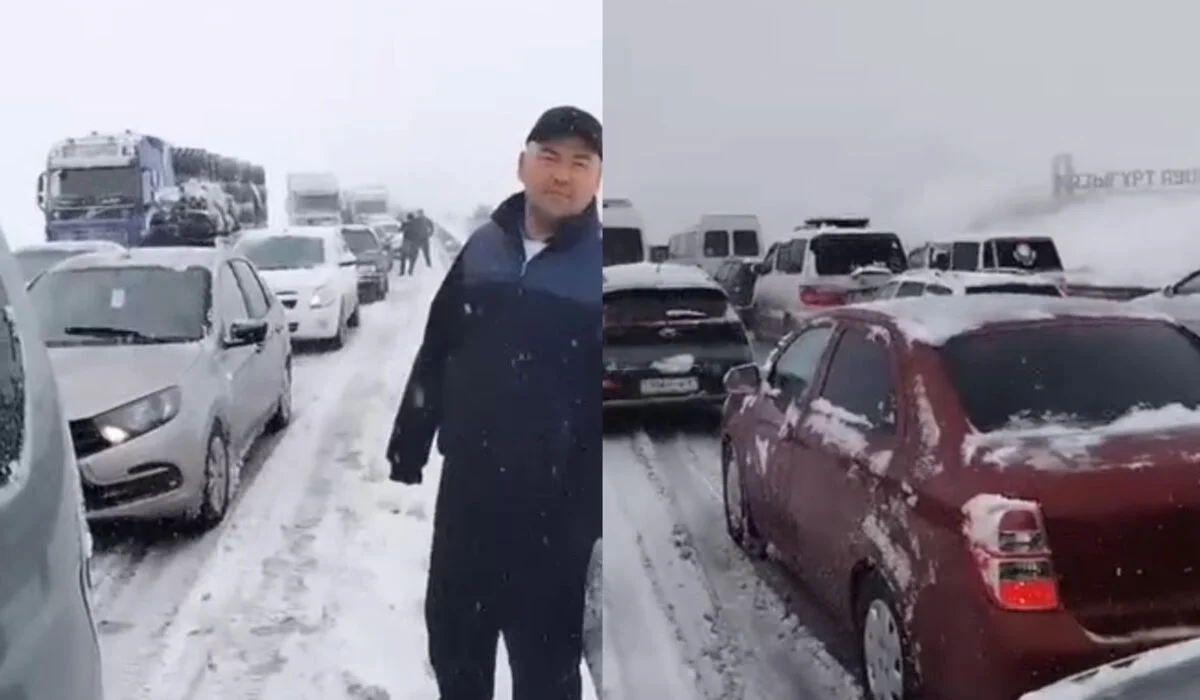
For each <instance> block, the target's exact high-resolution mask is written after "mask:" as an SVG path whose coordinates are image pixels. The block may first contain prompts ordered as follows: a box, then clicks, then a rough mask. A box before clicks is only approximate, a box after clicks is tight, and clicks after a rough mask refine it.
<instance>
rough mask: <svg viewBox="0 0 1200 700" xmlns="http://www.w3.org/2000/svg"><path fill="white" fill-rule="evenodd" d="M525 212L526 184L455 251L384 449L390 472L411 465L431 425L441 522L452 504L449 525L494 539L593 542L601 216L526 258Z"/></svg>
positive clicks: (406, 472)
mask: <svg viewBox="0 0 1200 700" xmlns="http://www.w3.org/2000/svg"><path fill="white" fill-rule="evenodd" d="M524 211H525V198H524V195H522V194H517V195H514V196H512V197H510V198H509V199H508V200H506V201H505V202H504V203H503V204H501V205H500V206H499V207H498V208H497V209H496V211H495V212H494V213H493V214H492V219H491V221H489V222H488V223H487V224H485V225H484V226H482V227H481V228H479V229H478V230H477V231H475V232H474V233H473V234H472V235H471V237H470V238H469V239H468V240H467V242H466V245H465V246H464V247H463V249H462V251H461V252H460V253H459V255H458V257H457V259H456V260H455V261H454V264H453V266H452V267H451V269H450V271H449V273H448V274H447V276H446V279H445V281H443V283H442V286H441V289H439V290H438V293H437V296H436V297H435V299H434V301H433V305H432V306H431V308H430V312H429V321H428V325H427V326H426V329H425V338H424V342H423V343H422V345H421V349H420V351H419V352H418V354H417V359H416V362H415V363H414V366H413V370H412V374H411V376H410V378H409V382H408V387H407V389H406V391H405V394H404V399H403V402H402V404H401V406H400V410H399V412H398V413H397V415H396V420H395V427H394V429H393V433H392V438H391V441H390V443H389V446H388V454H389V459H390V460H391V462H392V470H393V478H397V479H403V478H404V477H407V478H412V476H414V475H416V474H419V473H420V470H421V469H422V468H423V466H424V465H425V463H426V461H427V459H428V456H429V450H430V446H431V443H432V442H433V437H434V433H435V432H438V449H439V451H440V452H441V453H442V454H443V455H444V456H445V465H444V468H443V473H442V482H441V487H440V491H439V496H438V513H437V519H438V521H439V522H438V527H442V521H443V519H455V518H456V516H461V517H459V518H457V519H456V520H455V522H456V525H455V529H458V527H460V526H462V527H467V528H469V529H472V530H477V531H480V532H486V533H488V534H489V536H493V537H497V538H500V539H499V540H489V541H494V542H496V544H497V545H500V546H508V544H509V543H511V542H514V541H527V542H529V543H530V544H535V543H536V544H537V545H538V546H542V545H543V542H548V541H549V540H551V539H552V540H555V541H559V542H563V541H566V540H569V541H572V542H575V543H581V542H582V543H585V546H587V547H588V548H589V551H590V547H591V543H592V541H593V540H595V539H596V538H597V537H599V536H600V529H601V494H600V490H601V483H600V473H601V442H602V425H601V420H602V418H601V397H600V384H601V379H602V377H601V373H602V363H603V361H602V350H601V326H602V307H601V286H602V283H603V278H602V272H601V262H602V259H601V257H602V256H601V240H600V239H601V228H600V220H599V216H598V214H597V212H596V208H595V205H594V203H593V205H592V206H590V207H589V208H588V210H587V211H586V212H585V213H584V214H583V215H581V216H579V217H575V218H573V219H571V220H568V221H567V222H565V223H564V225H563V226H562V227H561V229H560V230H559V231H558V232H557V234H556V235H555V236H554V238H552V239H551V240H550V242H549V244H548V245H547V247H546V248H545V249H544V250H543V251H542V252H541V253H539V254H538V255H536V256H534V257H533V258H532V259H531V260H526V259H525V249H524V244H523V240H522V234H521V227H522V225H523V221H524ZM459 520H462V521H463V522H461V523H459V522H458V521H459ZM468 521H469V524H468ZM447 522H449V521H447ZM446 526H447V527H450V525H449V524H447V525H446Z"/></svg>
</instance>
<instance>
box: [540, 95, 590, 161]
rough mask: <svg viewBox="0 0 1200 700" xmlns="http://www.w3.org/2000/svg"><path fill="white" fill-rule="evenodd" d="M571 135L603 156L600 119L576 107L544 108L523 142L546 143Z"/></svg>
mask: <svg viewBox="0 0 1200 700" xmlns="http://www.w3.org/2000/svg"><path fill="white" fill-rule="evenodd" d="M572 136H575V137H577V138H579V139H582V140H583V142H584V143H585V144H587V146H588V148H591V149H592V150H593V151H595V152H596V155H598V156H600V157H601V158H603V157H604V131H603V129H602V128H601V126H600V120H599V119H597V118H596V117H594V116H592V114H591V113H590V112H588V111H586V110H582V109H580V108H578V107H571V106H562V107H552V108H550V109H548V110H546V111H545V112H544V113H543V114H542V116H540V117H538V120H537V123H536V124H534V125H533V129H532V130H531V131H530V132H529V138H527V139H525V143H526V144H530V143H546V142H548V141H557V140H559V139H565V138H570V137H572Z"/></svg>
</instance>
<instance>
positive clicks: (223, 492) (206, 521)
mask: <svg viewBox="0 0 1200 700" xmlns="http://www.w3.org/2000/svg"><path fill="white" fill-rule="evenodd" d="M231 476H232V469H231V468H230V456H229V445H228V443H226V442H225V434H224V433H223V432H222V431H221V429H220V428H216V427H214V428H213V431H212V434H210V435H209V436H208V446H207V448H206V449H205V453H204V492H203V493H202V494H201V496H200V509H199V512H198V513H197V515H196V522H195V524H196V526H197V528H198V529H199V530H200V531H207V530H211V529H212V528H214V527H216V526H217V525H218V524H220V522H221V521H222V520H224V519H225V514H226V513H228V512H229V502H230V501H231V500H233V479H232V478H231Z"/></svg>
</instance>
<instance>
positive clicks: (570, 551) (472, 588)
mask: <svg viewBox="0 0 1200 700" xmlns="http://www.w3.org/2000/svg"><path fill="white" fill-rule="evenodd" d="M439 500H441V499H440V498H439ZM439 505H441V504H439ZM439 510H440V509H439ZM447 510H448V511H449V512H439V513H438V518H437V520H438V521H439V522H436V523H435V526H434V539H433V552H432V555H431V556H430V570H429V585H428V589H427V591H426V596H425V622H426V628H427V630H428V633H429V659H430V663H431V665H432V666H433V671H434V674H435V675H436V677H437V683H438V689H439V691H440V698H441V700H492V697H493V692H494V690H495V688H494V681H495V673H496V654H497V645H498V642H499V640H500V638H501V636H503V638H504V643H505V648H506V649H507V651H508V661H509V668H510V670H511V674H512V682H513V690H512V696H513V699H514V700H580V698H582V695H583V680H582V678H581V676H580V663H581V661H582V656H583V614H584V594H585V588H586V578H587V566H588V558H589V556H590V554H591V548H590V543H588V545H587V546H580V544H579V543H572V542H551V543H549V546H546V547H543V546H532V545H533V543H530V546H522V545H517V546H515V547H507V546H505V540H508V541H509V542H516V541H519V540H520V539H527V538H528V535H529V534H530V533H528V532H526V533H520V532H515V531H514V532H512V533H511V535H506V534H505V533H503V532H502V531H500V530H498V529H497V528H495V527H487V526H482V527H481V524H480V523H478V522H475V523H471V522H468V519H473V518H472V516H471V515H469V514H468V512H467V511H463V510H460V509H455V508H453V507H451V508H449V509H447ZM456 510H457V511H458V513H455V512H454V511H456ZM456 515H461V516H462V517H461V518H455V516H456ZM452 518H454V520H451V519H452ZM522 535H524V536H525V537H522ZM537 539H538V540H539V542H537V544H538V545H541V541H540V540H541V538H540V537H537ZM522 550H524V552H525V553H524V554H522Z"/></svg>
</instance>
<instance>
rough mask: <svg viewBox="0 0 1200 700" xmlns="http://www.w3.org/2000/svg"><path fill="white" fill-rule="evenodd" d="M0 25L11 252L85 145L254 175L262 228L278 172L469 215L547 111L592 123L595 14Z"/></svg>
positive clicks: (463, 9)
mask: <svg viewBox="0 0 1200 700" xmlns="http://www.w3.org/2000/svg"><path fill="white" fill-rule="evenodd" d="M184 8H186V9H184ZM560 22H566V23H569V24H570V26H572V31H571V32H569V33H567V34H564V33H563V32H561V31H559V30H558V26H559V23H560ZM3 27H4V30H5V34H6V36H5V37H4V41H3V42H0V94H3V95H4V96H5V103H6V105H8V110H7V112H6V114H5V122H4V123H5V125H6V127H7V128H5V129H3V130H0V150H2V151H3V152H4V153H5V155H6V164H7V165H6V167H5V170H4V174H3V175H2V176H0V225H2V226H3V227H4V230H5V232H6V234H7V235H8V238H9V241H10V244H13V245H20V244H22V243H29V242H33V241H37V240H41V238H42V237H43V224H42V221H43V219H42V214H41V212H40V211H39V210H38V209H37V208H36V204H35V193H36V188H35V185H36V178H37V174H38V172H39V171H40V170H41V169H42V168H43V167H44V165H45V157H46V153H47V151H48V150H49V148H50V146H51V144H52V143H53V142H54V141H57V140H59V139H62V138H66V137H69V136H81V135H85V134H87V133H89V132H91V131H93V130H95V131H101V132H106V131H123V130H125V129H132V130H134V131H139V132H143V133H150V134H154V135H156V136H160V137H162V138H164V139H166V140H167V141H168V142H170V143H172V144H177V145H181V146H194V147H200V148H206V149H208V150H210V151H214V152H217V153H220V154H222V155H227V156H232V157H236V158H240V159H243V160H249V161H252V162H256V163H260V164H262V165H264V166H265V167H266V168H267V175H268V184H269V187H270V189H271V200H272V202H271V204H272V209H273V211H272V216H275V215H276V214H279V213H282V205H283V200H284V186H285V179H286V173H287V172H288V171H289V170H291V171H298V170H334V171H336V172H338V173H339V174H340V175H341V176H342V179H343V181H344V183H345V185H347V186H352V185H355V184H371V183H383V184H387V185H388V186H389V187H390V188H391V189H392V191H393V192H394V193H395V196H396V198H397V199H398V200H399V201H401V202H402V203H404V204H407V205H410V206H420V207H424V208H425V209H426V210H428V211H429V212H431V213H447V212H455V213H457V212H462V213H469V212H470V211H471V210H473V209H474V208H475V206H477V205H478V204H480V203H484V202H488V203H491V202H496V201H498V200H499V199H500V198H502V197H503V196H505V195H506V194H508V193H509V192H510V191H513V190H515V189H517V188H518V187H519V183H518V182H517V180H516V177H515V172H516V159H517V154H518V152H519V151H520V150H521V147H522V145H523V140H524V137H525V135H526V133H527V132H528V130H529V128H530V127H531V126H532V125H533V122H534V120H535V119H536V118H537V116H538V114H540V113H541V111H542V110H544V109H545V108H547V107H551V106H554V105H557V104H564V103H566V104H578V105H579V106H581V107H584V108H587V109H590V110H593V111H595V112H597V113H599V112H600V111H601V104H600V102H601V94H602V85H601V67H602V66H601V50H602V47H601V4H600V0H587V1H586V2H575V3H568V4H566V5H563V4H562V3H556V2H553V0H514V1H513V2H508V3H504V4H503V5H497V4H494V3H488V2H483V1H482V0H446V1H445V2H439V3H396V2H385V1H384V0H346V2H343V3H337V4H335V3H318V2H314V1H313V0H304V1H302V2H299V3H281V2H278V1H276V0H242V1H239V2H235V1H234V0H210V1H209V2H207V3H204V4H202V5H187V6H179V7H178V8H177V7H175V6H164V5H163V4H162V3H160V2H153V1H152V0H103V2H99V3H91V2H84V1H83V0H46V2H43V3H36V4H33V5H26V6H22V8H21V12H20V13H19V14H18V13H17V12H15V11H10V12H7V13H5V16H4V24H3ZM547 56H551V57H553V60H548V59H547Z"/></svg>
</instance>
